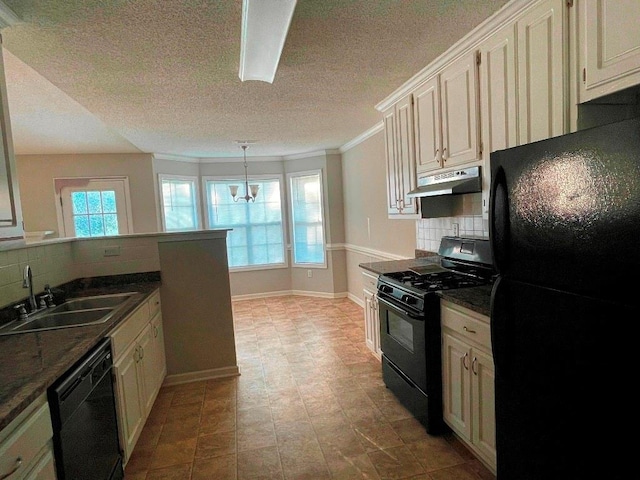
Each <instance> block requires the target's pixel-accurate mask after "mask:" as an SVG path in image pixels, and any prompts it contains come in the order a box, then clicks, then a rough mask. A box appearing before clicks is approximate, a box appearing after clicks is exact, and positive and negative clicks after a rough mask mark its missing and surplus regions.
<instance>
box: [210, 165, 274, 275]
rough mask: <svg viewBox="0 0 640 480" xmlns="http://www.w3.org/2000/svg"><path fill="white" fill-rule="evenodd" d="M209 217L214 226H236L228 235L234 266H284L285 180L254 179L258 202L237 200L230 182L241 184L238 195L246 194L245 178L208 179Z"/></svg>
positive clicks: (228, 248)
mask: <svg viewBox="0 0 640 480" xmlns="http://www.w3.org/2000/svg"><path fill="white" fill-rule="evenodd" d="M204 182H205V191H206V196H207V200H206V201H207V209H208V213H207V220H208V225H209V227H210V228H232V229H233V230H232V231H230V232H229V234H228V235H227V253H228V258H229V266H230V267H232V268H233V267H236V268H237V267H266V266H271V267H272V266H284V265H286V262H285V254H284V252H285V249H284V247H285V245H284V232H283V225H282V196H281V191H282V189H281V179H280V178H279V177H276V178H273V177H261V176H254V177H252V178H251V180H250V183H251V184H254V183H255V184H258V185H259V186H260V189H259V191H258V196H257V197H256V201H255V202H246V201H244V200H243V199H240V200H238V201H237V202H234V201H233V197H231V194H230V193H229V185H240V188H239V191H238V197H240V196H244V194H245V192H244V185H243V184H244V181H242V180H230V179H215V178H205V179H204Z"/></svg>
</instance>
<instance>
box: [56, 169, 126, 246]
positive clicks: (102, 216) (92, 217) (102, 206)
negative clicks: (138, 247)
mask: <svg viewBox="0 0 640 480" xmlns="http://www.w3.org/2000/svg"><path fill="white" fill-rule="evenodd" d="M55 185H56V189H57V190H59V191H60V198H61V202H60V204H61V210H62V212H61V213H62V219H63V228H64V235H65V236H67V237H80V238H85V237H104V236H110V235H123V234H127V233H129V231H130V230H131V225H130V218H131V215H130V211H129V196H128V181H127V179H126V178H121V179H115V178H114V179H94V178H74V179H55Z"/></svg>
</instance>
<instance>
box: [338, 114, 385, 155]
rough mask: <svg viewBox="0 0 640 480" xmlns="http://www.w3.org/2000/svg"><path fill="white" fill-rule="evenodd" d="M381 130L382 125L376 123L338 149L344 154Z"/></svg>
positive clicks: (381, 123)
mask: <svg viewBox="0 0 640 480" xmlns="http://www.w3.org/2000/svg"><path fill="white" fill-rule="evenodd" d="M383 128H384V123H383V122H382V121H380V122H378V123H376V124H375V125H374V126H373V127H371V128H370V129H369V130H367V131H365V132H362V133H361V134H360V135H358V136H357V137H356V138H354V139H353V140H349V141H348V142H347V143H345V144H344V145H342V146H341V147H340V149H339V150H340V153H344V152H346V151H347V150H350V149H352V148H353V147H355V146H356V145H359V144H360V143H362V142H364V141H365V140H366V139H367V138H369V137H373V136H374V135H375V134H376V133H378V132H381V131H382V129H383Z"/></svg>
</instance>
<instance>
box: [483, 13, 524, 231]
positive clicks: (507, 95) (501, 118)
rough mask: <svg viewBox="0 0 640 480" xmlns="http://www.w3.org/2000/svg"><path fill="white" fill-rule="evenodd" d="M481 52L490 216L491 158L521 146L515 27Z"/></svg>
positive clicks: (486, 200)
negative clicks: (519, 140)
mask: <svg viewBox="0 0 640 480" xmlns="http://www.w3.org/2000/svg"><path fill="white" fill-rule="evenodd" d="M479 52H480V69H479V70H480V117H481V118H482V137H481V138H482V156H483V159H484V167H483V172H482V212H483V216H484V217H485V218H488V216H489V185H490V183H491V169H490V168H491V164H490V162H489V160H490V154H491V152H494V151H496V150H502V149H505V148H510V147H514V146H516V145H517V144H518V124H517V122H518V106H517V96H516V89H517V83H516V82H517V79H516V31H515V26H514V25H508V26H507V27H505V28H503V29H501V30H499V31H498V32H496V33H494V34H493V35H491V37H489V38H488V39H487V40H485V41H484V42H482V44H481V45H480V47H479Z"/></svg>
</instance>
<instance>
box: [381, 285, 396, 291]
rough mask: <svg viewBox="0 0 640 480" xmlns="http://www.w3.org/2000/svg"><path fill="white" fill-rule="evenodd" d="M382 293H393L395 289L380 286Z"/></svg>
mask: <svg viewBox="0 0 640 480" xmlns="http://www.w3.org/2000/svg"><path fill="white" fill-rule="evenodd" d="M380 291H381V292H382V293H391V292H392V291H393V288H392V287H390V286H389V285H380Z"/></svg>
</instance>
